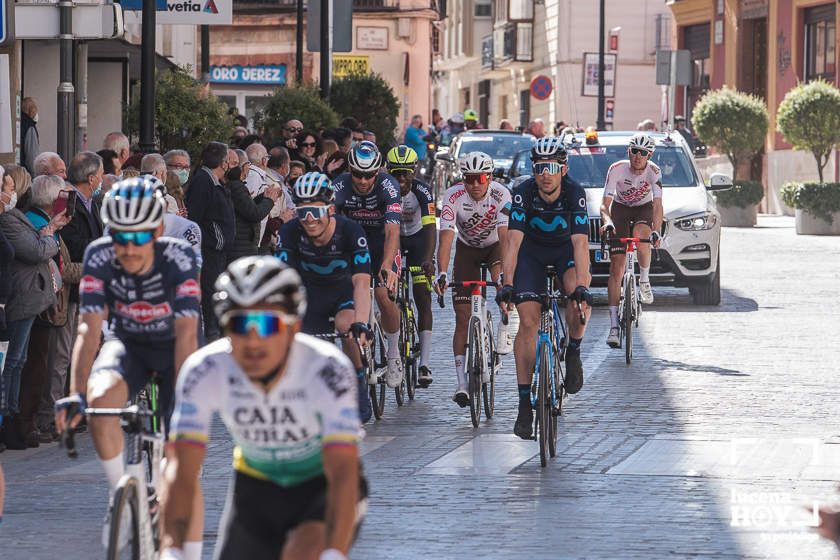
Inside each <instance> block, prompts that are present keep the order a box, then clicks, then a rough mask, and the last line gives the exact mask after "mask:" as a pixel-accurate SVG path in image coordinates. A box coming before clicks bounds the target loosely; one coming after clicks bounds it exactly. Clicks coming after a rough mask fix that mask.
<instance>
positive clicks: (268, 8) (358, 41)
mask: <svg viewBox="0 0 840 560" xmlns="http://www.w3.org/2000/svg"><path fill="white" fill-rule="evenodd" d="M434 1H435V0H354V1H353V20H352V28H353V29H352V47H353V48H352V51H351V52H347V53H343V52H342V53H334V55H333V61H332V67H333V76H334V77H337V76H341V75H343V74H345V73H346V72H348V71H351V70H352V71H360V72H365V71H369V72H375V73H378V74H381V75H382V77H383V78H384V79H385V80H386V81H387V82H388V83H389V84H390V86H391V87H392V89H393V90H394V93H395V94H396V96H397V98H398V99H399V101H400V107H401V109H400V110H401V114H400V119H399V120H400V121H403V122H407V121H408V119H410V117H411V115H412V114H416V113H419V114H422V115H429V112H430V107H429V103H430V91H431V82H430V68H431V60H432V54H431V36H432V23H433V22H434V21H435V20H437V19H438V12H437V10H436V7H435V3H434ZM295 5H296V4H295V2H294V1H293V0H281V1H280V2H279V3H278V2H269V1H268V0H235V1H234V15H233V25H230V26H214V27H212V28H211V31H210V66H211V68H210V83H211V87H212V91H213V92H214V93H215V94H216V95H217V96H219V97H220V98H221V99H222V100H223V101H225V102H226V103H228V104H229V105H230V106H232V107H236V108H237V109H238V110H239V113H240V114H243V115H245V116H246V117H248V118H249V119H253V117H254V115H255V114H256V112H257V111H259V110H260V109H262V108H263V107H264V106H265V104H266V103H267V98H266V96H268V95H270V94H271V93H272V92H273V91H274V89H275V88H276V87H278V86H282V85H285V84H289V83H294V81H295V80H296V76H295V49H296V29H297V20H296V13H295ZM305 26H306V22H305V18H304V43H305V41H306V28H305ZM304 47H305V45H304ZM319 67H320V55H319V54H318V53H313V52H309V51H308V50H307V49H306V48H304V52H303V80H304V81H305V82H317V81H318V77H319Z"/></svg>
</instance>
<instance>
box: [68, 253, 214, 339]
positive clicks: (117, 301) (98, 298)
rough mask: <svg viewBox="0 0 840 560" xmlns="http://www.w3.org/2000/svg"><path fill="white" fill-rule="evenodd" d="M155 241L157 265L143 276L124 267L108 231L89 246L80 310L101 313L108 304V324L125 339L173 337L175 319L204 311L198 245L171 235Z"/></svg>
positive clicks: (80, 288) (81, 311)
mask: <svg viewBox="0 0 840 560" xmlns="http://www.w3.org/2000/svg"><path fill="white" fill-rule="evenodd" d="M154 244H155V247H154V250H155V257H154V265H153V266H152V270H151V272H149V273H147V274H144V275H142V276H138V275H135V274H129V273H127V272H125V271H124V270H123V269H122V267H121V266H120V264H119V262H118V261H117V260H116V258H115V256H114V247H113V242H112V241H111V238H110V237H103V238H101V239H98V240H96V241H94V242H93V243H91V244H90V245H89V246H88V248H87V251H85V259H84V268H83V273H82V278H81V281H80V282H79V298H80V302H79V313H102V312H103V311H104V309H105V307H106V306H107V307H108V321H109V326H110V330H111V332H113V334H114V336H116V337H117V338H118V339H120V340H122V341H124V342H125V341H128V342H136V343H138V344H140V345H143V344H148V343H159V342H168V341H172V340H174V339H175V319H177V318H179V317H198V316H199V313H200V305H199V302H200V298H201V289H200V288H199V285H198V280H197V277H198V267H197V266H196V260H195V251H193V249H192V247H190V245H189V244H188V243H187V242H186V241H182V240H180V239H173V238H170V237H161V238H159V239H157V240H156V241H155V242H154Z"/></svg>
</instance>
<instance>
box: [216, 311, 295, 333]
mask: <svg viewBox="0 0 840 560" xmlns="http://www.w3.org/2000/svg"><path fill="white" fill-rule="evenodd" d="M292 322H293V321H292V320H291V318H290V317H289V316H288V315H286V314H284V313H279V312H277V311H241V312H233V313H230V314H229V315H228V316H227V325H226V326H227V328H228V329H229V330H230V332H231V333H232V334H236V335H240V336H247V335H248V333H250V332H251V331H255V332H256V333H257V336H259V337H260V338H265V337H267V336H271V335H275V334H278V333H280V334H282V333H285V332H286V329H287V328H288V327H289V325H290V324H292Z"/></svg>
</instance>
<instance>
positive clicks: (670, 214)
mask: <svg viewBox="0 0 840 560" xmlns="http://www.w3.org/2000/svg"><path fill="white" fill-rule="evenodd" d="M633 134H635V132H599V133H598V138H597V140H596V141H595V143H587V141H586V139H585V137H584V135H582V134H578V135H576V136H575V137H574V138H572V137H571V136H567V142H566V144H567V150H568V152H569V177H570V178H572V179H573V180H574V181H576V182H578V183H580V184H581V185H582V186H583V187H585V188H586V201H587V205H588V208H589V218H590V223H589V249H590V257H591V260H592V276H593V282H592V283H593V285H595V286H605V285H606V283H607V276H608V275H609V261H608V258H609V257H606V258H604V256H603V255H602V254H601V235H600V231H599V230H600V227H601V217H600V213H599V210H600V208H601V200H602V198H603V193H604V180H605V179H606V175H607V170H608V169H609V167H610V165H612V164H613V163H614V162H615V161H617V160H620V159H627V144H628V142H629V141H630V138H631V137H632V136H633ZM651 137H652V138H653V139H654V141H655V142H656V151H655V152H654V154H653V162H654V163H656V164H657V165H659V167H660V168H661V169H662V186H663V195H662V205H663V209H664V213H665V220H664V222H663V225H662V244H661V248H660V250H659V251H658V258H656V257H654V260H653V262H652V263H651V271H650V272H651V273H650V277H651V282H652V283H653V284H654V285H670V286H676V287H687V288H688V289H689V291H690V292H691V296H692V300H693V301H694V303H695V304H698V305H718V304H719V303H720V255H719V249H720V213H719V212H718V210H717V207H716V206H715V201H714V198H713V197H712V196H711V194H710V191H713V190H724V189H728V188H730V187H731V186H732V180H731V179H730V178H729V177H727V176H725V175H722V174H717V173H715V174H713V175H712V177H710V184H709V185H708V186H706V185H704V182H703V179H702V177H701V175H700V172H699V171H698V170H697V167H696V166H695V164H694V159H693V158H692V156H691V150H690V148H689V146H688V144H687V143H686V141H685V140H684V139H683V137H682V136H681V135H680V134H676V133H675V134H671V135H667V134H664V133H651ZM590 142H591V140H590ZM530 167H531V164H530V154H529V153H526V152H522V153H520V155H519V156H518V157H517V159H516V160H515V161H514V162H513V166H512V168H511V175H512V177H511V178H512V179H513V182H512V185H515V184H517V183H518V182H519V181H520V180H521V179H519V177H522V176H524V175H525V174H529V173H530ZM517 176H519V177H517Z"/></svg>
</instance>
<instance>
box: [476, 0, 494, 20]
mask: <svg viewBox="0 0 840 560" xmlns="http://www.w3.org/2000/svg"><path fill="white" fill-rule="evenodd" d="M473 6H474V11H473V15H474V16H475V17H477V18H484V17H490V16H491V15H492V13H493V2H492V0H475V2H474V4H473Z"/></svg>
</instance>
